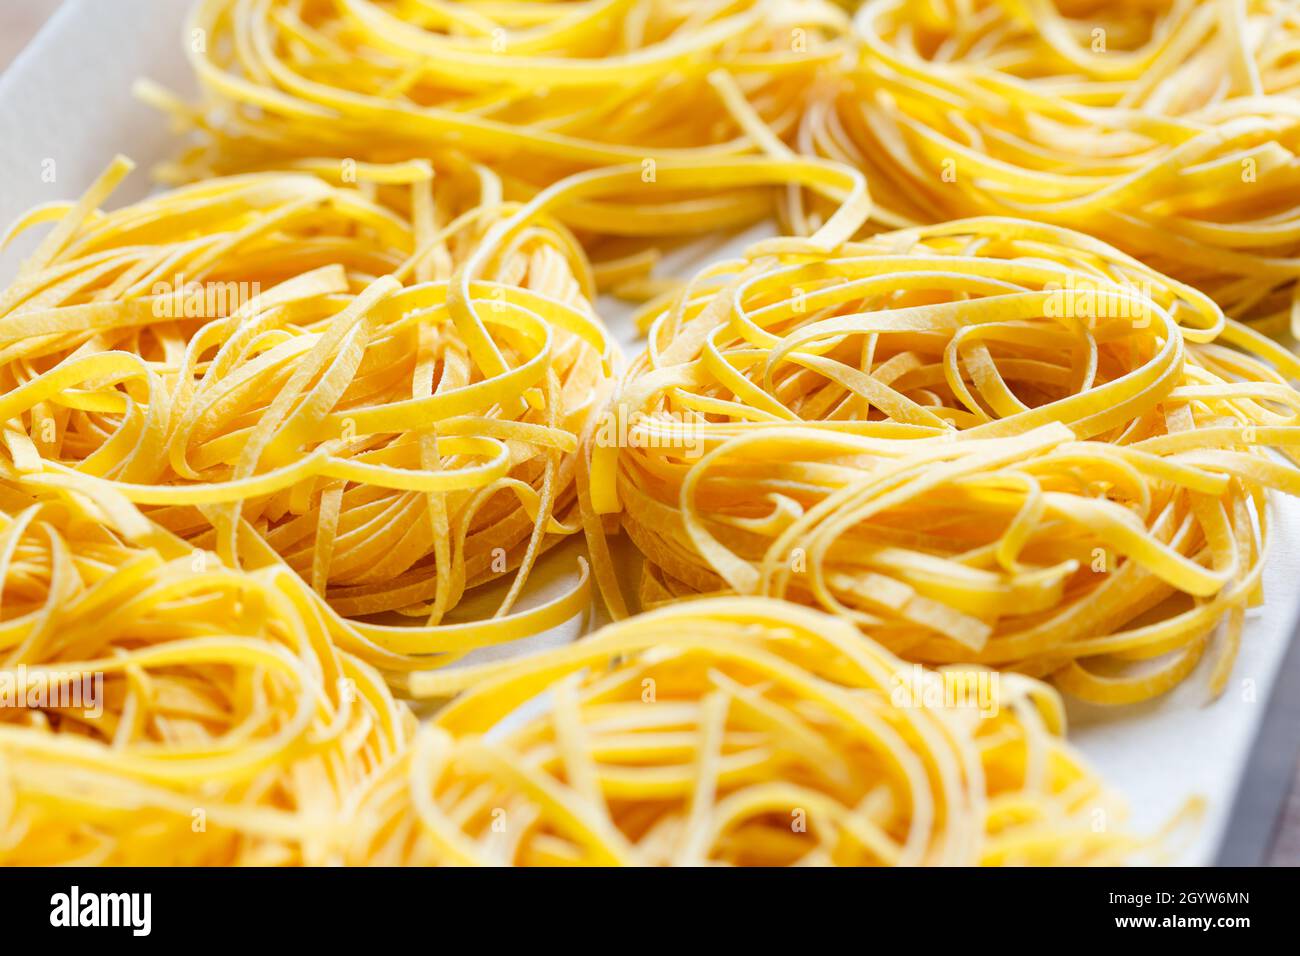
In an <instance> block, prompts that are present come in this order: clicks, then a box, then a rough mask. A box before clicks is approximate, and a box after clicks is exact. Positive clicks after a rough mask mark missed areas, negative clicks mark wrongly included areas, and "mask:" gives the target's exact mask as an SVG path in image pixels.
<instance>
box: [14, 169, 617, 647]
mask: <svg viewBox="0 0 1300 956" xmlns="http://www.w3.org/2000/svg"><path fill="white" fill-rule="evenodd" d="M127 169H129V164H128V163H127V162H126V161H124V160H119V161H117V162H115V163H114V164H113V165H112V167H111V168H110V169H109V170H108V171H107V172H106V173H105V174H104V176H103V177H102V178H101V179H100V180H99V181H98V182H97V183H96V184H95V185H94V186H93V187H92V188H91V189H90V190H89V191H88V192H87V193H86V195H85V196H84V197H83V198H82V199H81V200H79V201H78V202H76V203H64V204H56V205H54V206H52V207H48V208H43V209H39V210H36V211H35V212H33V213H32V214H31V215H29V216H27V217H25V218H24V219H23V220H22V221H20V222H19V223H18V224H17V225H16V227H15V230H14V231H15V232H18V231H21V229H23V228H26V227H28V226H30V225H33V224H35V223H37V222H41V221H46V220H50V219H55V220H57V224H56V225H55V226H54V228H53V230H52V231H50V232H49V233H48V234H47V236H46V237H45V238H44V240H43V241H42V243H41V244H40V245H39V246H38V248H37V249H36V251H35V252H34V253H33V254H32V256H31V257H30V258H29V259H27V260H26V262H25V263H24V265H23V267H22V270H21V271H20V273H19V275H18V277H17V278H16V279H15V281H14V283H13V284H12V285H10V287H9V288H8V289H7V290H6V291H5V293H4V294H3V298H0V391H2V392H3V394H0V420H3V421H5V422H6V423H7V424H6V427H5V430H4V435H3V446H4V451H3V453H0V477H4V478H6V479H9V480H13V481H15V482H19V483H22V484H25V485H26V486H35V484H37V483H39V482H40V481H42V480H46V479H52V478H57V479H60V480H63V481H64V482H66V483H70V484H71V485H72V486H74V487H79V488H83V489H91V488H107V489H111V490H114V491H116V492H117V493H119V494H121V495H122V496H124V497H125V498H127V499H128V500H130V501H133V502H135V503H137V504H140V505H142V506H145V507H146V508H147V510H148V514H149V516H150V518H151V519H152V520H154V521H156V522H158V523H159V524H161V525H162V526H164V527H165V528H167V529H169V530H170V531H172V532H174V533H176V534H178V535H180V536H182V537H183V538H185V539H186V540H188V541H190V542H191V543H193V544H194V545H195V546H196V547H199V548H202V549H209V550H212V551H214V552H216V553H217V554H219V555H220V556H221V559H222V560H223V562H224V563H225V564H226V565H227V566H229V567H231V568H238V567H247V566H250V565H251V566H258V565H260V564H264V563H265V562H266V560H268V555H269V556H270V557H274V556H275V555H278V556H279V558H280V559H281V560H282V561H283V562H284V564H286V565H287V566H288V567H290V568H292V569H293V570H294V571H295V572H297V573H298V574H299V575H301V576H302V577H303V578H304V579H305V580H307V581H308V582H309V583H310V584H311V585H312V587H313V588H314V590H315V591H316V592H317V593H318V594H319V595H320V596H321V597H322V598H324V599H325V600H326V601H327V602H328V605H329V607H330V608H331V609H332V612H331V613H335V614H337V615H341V616H342V617H346V618H356V619H366V620H367V621H368V622H370V623H359V624H358V625H357V627H356V630H357V633H359V634H360V635H361V639H362V640H363V642H364V643H363V645H362V646H358V647H354V648H353V650H355V651H356V652H357V653H359V654H361V655H362V656H364V657H365V658H366V659H367V660H369V661H370V662H371V663H373V664H375V665H377V666H381V667H383V668H385V669H386V670H392V671H402V670H406V669H409V668H412V667H427V666H439V665H441V664H445V663H447V662H449V661H450V660H454V659H455V658H456V657H458V656H460V655H461V654H462V653H464V652H465V651H467V650H471V649H473V648H474V647H475V646H478V645H479V644H481V643H495V642H500V641H504V640H509V639H512V638H516V637H520V636H523V635H525V634H529V633H532V632H534V631H536V630H537V629H539V628H540V627H543V626H546V625H547V622H550V623H554V617H555V615H556V614H558V613H560V612H561V611H564V610H567V611H568V612H569V613H570V614H572V613H573V612H574V611H576V610H577V609H578V608H580V607H581V606H582V601H583V596H584V593H585V579H583V581H582V582H580V583H579V585H578V587H577V588H576V589H575V590H574V591H573V592H572V593H571V594H570V595H569V596H568V597H567V598H565V599H563V600H561V602H560V603H559V604H558V605H554V604H551V605H543V606H542V607H540V608H536V609H531V610H528V611H524V612H518V613H515V614H513V615H512V614H511V613H510V612H511V611H512V609H513V608H514V607H515V602H516V601H517V600H518V598H519V596H520V594H521V592H522V590H523V588H524V585H525V583H526V581H527V580H528V578H529V574H530V571H531V570H532V568H533V566H534V564H535V562H536V560H537V559H538V557H539V556H540V555H541V554H542V553H544V552H545V551H546V550H547V549H548V548H550V547H552V546H553V545H555V544H556V543H558V542H559V541H562V540H564V539H565V538H566V537H568V536H570V535H573V534H575V533H577V532H578V531H579V530H580V528H581V525H580V522H579V521H578V520H577V507H576V490H575V479H574V470H575V467H576V463H577V458H578V456H577V453H576V449H577V441H578V435H579V434H580V433H581V432H582V431H583V429H584V427H585V425H586V422H587V420H588V419H589V418H592V417H594V415H595V412H596V411H597V410H599V408H601V407H602V405H603V403H604V401H605V397H606V392H607V391H608V388H609V386H610V381H611V380H610V374H611V372H612V371H613V368H614V364H613V363H614V362H615V359H616V355H615V353H614V352H613V350H612V346H611V345H610V343H609V341H608V338H607V336H606V334H605V331H604V329H603V328H602V326H601V325H600V323H599V321H598V320H597V319H596V318H595V315H594V313H593V312H592V310H591V306H590V305H589V303H588V298H587V297H588V296H589V295H591V294H592V285H591V279H590V275H589V272H588V270H587V267H586V260H585V258H584V257H583V255H582V253H581V250H580V249H578V248H577V246H576V245H575V244H574V242H573V240H572V237H571V236H569V235H568V234H567V233H566V232H564V231H562V230H557V229H552V228H549V227H547V226H546V225H545V224H543V223H540V222H531V221H519V220H517V219H516V220H512V221H513V222H515V224H516V226H517V228H515V229H514V231H513V233H512V234H511V237H510V239H509V241H507V242H503V243H494V245H493V249H492V250H491V252H487V251H482V250H479V249H478V246H479V243H480V242H481V240H482V239H483V237H484V235H485V234H486V233H490V232H491V231H492V230H491V227H492V226H493V225H494V224H496V223H497V222H498V220H499V219H500V218H503V217H508V214H509V213H510V212H512V210H513V209H514V207H513V206H512V205H510V204H506V205H502V204H499V203H497V204H488V205H480V206H476V207H474V208H472V209H470V210H468V211H467V212H465V213H463V214H461V215H459V216H457V217H456V218H454V219H452V220H451V221H445V220H444V219H443V218H442V216H441V214H440V211H439V209H440V207H439V203H438V202H437V201H436V200H435V198H434V196H433V192H434V190H433V188H432V182H433V179H432V170H431V169H430V167H429V166H428V164H427V163H411V164H404V165H399V166H383V167H363V168H360V169H358V170H354V172H356V173H357V175H358V176H359V177H361V178H362V180H363V181H362V183H361V185H363V186H368V187H370V188H369V189H358V188H352V187H351V186H344V185H342V184H338V183H331V182H327V181H326V180H325V179H323V178H321V176H319V175H314V174H312V173H309V172H282V173H252V174H246V175H239V176H232V177H226V178H218V179H213V180H209V181H206V182H203V183H199V184H195V185H193V186H187V187H183V188H180V189H177V190H173V191H171V192H166V193H162V194H160V195H157V196H154V197H151V198H148V199H145V200H143V201H141V202H139V203H135V204H131V205H128V206H125V207H123V208H121V209H118V210H116V211H113V212H108V213H104V212H100V211H98V206H99V205H100V204H101V202H102V201H103V199H104V197H105V196H106V195H107V194H108V192H109V191H110V190H111V189H112V187H113V186H114V185H115V183H116V181H117V180H119V179H120V178H121V177H122V176H123V175H124V174H125V172H126V171H127ZM335 174H336V176H337V175H338V170H337V169H336V170H335ZM484 175H485V177H486V176H488V175H490V174H488V173H487V172H486V171H484ZM489 192H491V190H490V189H489ZM368 193H372V194H373V198H372V197H371V196H370V195H368ZM394 194H396V195H394ZM403 195H404V196H405V201H404V203H403V202H399V201H398V200H399V199H401V197H402V196H403ZM476 250H477V251H479V252H480V253H481V254H478V255H475V252H476ZM471 260H472V262H473V271H474V274H473V276H470V275H468V274H466V273H465V272H464V269H463V268H462V267H463V266H465V265H466V264H467V263H469V262H470V261H471ZM493 581H503V582H505V581H508V582H509V587H508V589H506V590H505V593H504V594H503V595H501V596H500V599H499V601H498V607H497V611H496V619H495V620H492V621H490V622H488V624H487V625H486V626H484V627H481V628H474V627H473V625H474V623H475V621H474V620H470V621H460V622H453V618H452V617H449V615H450V614H452V613H453V612H454V611H455V610H456V608H457V606H458V605H459V604H460V603H461V602H462V598H463V597H464V596H465V594H466V593H467V592H469V591H471V590H472V589H474V588H476V587H479V586H480V585H484V584H487V583H489V582H493ZM387 612H393V613H398V614H402V615H405V616H406V617H407V618H410V619H412V620H411V622H410V623H411V626H406V627H404V626H401V625H400V624H397V623H394V622H391V621H385V620H384V619H382V618H379V619H376V618H375V615H382V614H384V613H387ZM444 624H446V625H447V626H443V625H444Z"/></svg>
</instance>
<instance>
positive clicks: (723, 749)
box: [0, 0, 1300, 865]
mask: <svg viewBox="0 0 1300 956" xmlns="http://www.w3.org/2000/svg"><path fill="white" fill-rule="evenodd" d="M186 43H187V53H188V56H189V59H190V63H191V65H192V68H193V69H194V71H195V74H196V76H197V79H198V82H199V85H200V88H201V99H200V100H199V101H197V102H188V101H186V100H184V99H182V98H181V97H178V96H176V95H175V94H173V93H171V92H168V91H167V90H165V89H163V88H161V87H159V86H157V85H155V84H153V83H151V82H149V81H142V82H141V83H140V84H138V86H137V91H138V93H139V95H140V96H141V97H143V98H144V99H145V100H147V101H148V102H150V103H152V104H153V105H155V106H157V107H160V108H161V109H163V110H164V111H165V112H166V113H167V114H169V115H170V117H171V118H172V120H173V121H174V124H175V126H176V130H177V132H178V133H180V134H183V135H184V136H185V137H186V145H185V147H184V148H183V151H182V152H180V153H179V155H178V156H177V157H176V158H175V159H174V161H172V162H169V163H167V164H164V165H163V166H162V167H160V168H159V169H158V170H157V174H158V176H159V178H160V179H161V180H162V181H164V182H165V183H167V184H168V185H169V186H171V187H173V188H170V189H169V190H168V191H166V192H162V193H158V194H156V195H153V196H150V197H148V198H145V199H142V200H140V201H137V202H133V203H128V204H126V205H123V206H120V207H118V208H116V209H115V210H113V211H105V209H104V207H105V205H106V203H107V201H108V200H109V197H110V195H111V194H112V193H113V192H114V190H115V189H116V188H117V187H118V185H119V184H120V183H121V181H122V180H123V179H124V178H125V177H126V175H127V174H128V172H129V171H130V169H131V164H130V162H129V161H127V160H125V159H123V158H121V157H119V158H117V159H115V160H114V161H113V162H112V163H111V164H110V165H109V166H108V168H107V169H106V170H105V172H104V173H103V174H102V175H101V176H100V177H99V178H98V179H97V180H96V181H95V182H94V183H93V184H92V185H91V187H90V188H89V189H88V190H87V191H86V192H85V194H84V195H82V196H81V197H80V198H79V199H77V200H72V201H66V202H54V203H49V204H46V205H44V206H40V207H37V208H36V209H34V210H32V211H31V212H29V213H28V214H26V215H25V216H23V217H21V218H20V219H19V220H18V222H16V223H15V224H14V225H13V226H12V227H11V228H10V230H9V232H8V233H7V234H6V235H5V237H4V239H3V244H4V245H8V244H9V243H10V242H11V241H13V240H14V239H15V238H17V237H20V236H23V234H24V233H26V232H27V231H28V230H30V229H33V228H35V227H46V228H47V230H48V231H47V232H46V233H45V235H44V236H43V237H42V238H41V239H40V240H39V241H38V242H36V243H35V248H34V251H33V252H32V253H31V254H30V255H29V256H28V257H27V258H26V259H25V261H24V262H23V263H22V265H21V266H20V268H19V270H18V272H17V275H16V276H15V277H14V278H13V279H12V281H11V282H10V284H9V286H8V287H7V288H6V289H4V290H3V291H2V292H0V581H2V582H3V583H2V584H0V864H58V863H80V864H136V865H141V864H145V865H148V864H184V865H229V864H251V865H265V864H302V865H326V864H338V863H349V864H379V865H396V864H420V865H423V864H434V865H447V864H452V865H464V864H511V865H557V864H558V865H570V864H650V865H664V864H676V865H706V864H736V865H930V864H954V863H955V864H984V865H1021V864H1030V865H1046V864H1067V865H1069V864H1114V863H1125V862H1139V861H1147V860H1152V859H1154V860H1160V859H1163V858H1164V854H1165V852H1166V850H1167V843H1168V841H1167V837H1168V835H1169V830H1168V829H1166V830H1165V831H1162V832H1160V833H1157V834H1155V835H1153V836H1149V837H1138V836H1136V835H1134V834H1133V833H1132V832H1130V831H1129V829H1128V827H1127V825H1126V823H1125V814H1124V808H1123V805H1122V803H1121V801H1119V800H1118V799H1117V798H1116V797H1115V796H1114V795H1113V794H1111V793H1110V791H1108V790H1107V789H1106V788H1105V787H1104V786H1103V785H1102V783H1101V782H1100V781H1099V779H1098V778H1097V777H1096V775H1095V774H1093V772H1092V771H1091V770H1090V769H1089V768H1088V767H1087V766H1086V765H1085V764H1084V762H1083V761H1082V760H1081V758H1080V757H1079V756H1078V755H1077V754H1076V753H1075V752H1074V751H1073V750H1072V749H1071V747H1070V746H1069V745H1068V744H1067V742H1066V741H1065V738H1064V733H1065V720H1064V707H1063V703H1062V697H1061V696H1060V694H1061V693H1065V694H1068V695H1073V696H1076V697H1078V698H1081V699H1083V700H1086V701H1090V702H1094V703H1103V704H1131V703H1135V702H1139V701H1144V700H1148V699H1150V698H1153V697H1156V696H1158V695H1161V694H1163V693H1165V692H1167V691H1169V690H1170V689H1172V688H1173V687H1174V686H1176V685H1177V684H1179V683H1180V682H1182V681H1183V680H1184V679H1185V678H1187V677H1188V675H1189V674H1191V672H1192V671H1193V670H1194V669H1195V668H1197V666H1198V664H1200V663H1201V662H1202V661H1203V660H1204V659H1206V658H1207V657H1208V658H1209V660H1208V661H1207V666H1206V668H1205V670H1206V673H1207V680H1208V685H1209V689H1210V692H1211V694H1213V695H1218V694H1221V693H1222V692H1223V691H1224V689H1225V688H1226V687H1227V686H1228V682H1229V680H1230V678H1231V676H1232V673H1233V664H1234V660H1235V658H1236V654H1237V650H1238V646H1239V644H1240V642H1241V638H1242V632H1243V627H1244V621H1245V615H1246V611H1247V609H1248V608H1250V607H1252V606H1256V605H1258V604H1260V603H1261V602H1262V601H1263V594H1262V575H1263V566H1264V561H1265V557H1266V554H1267V550H1268V546H1269V531H1270V522H1269V512H1268V507H1267V505H1268V495H1269V494H1270V493H1271V492H1272V491H1280V492H1283V493H1288V494H1300V457H1298V455H1300V420H1298V419H1297V416H1300V392H1297V390H1296V388H1295V387H1294V383H1295V382H1297V381H1300V360H1297V359H1296V358H1295V357H1294V356H1293V355H1292V354H1291V353H1289V352H1287V351H1286V350H1285V349H1284V348H1283V347H1282V346H1280V345H1278V344H1276V343H1275V342H1273V341H1272V340H1271V339H1269V338H1267V337H1266V335H1265V334H1264V333H1267V334H1275V333H1279V332H1281V331H1282V330H1283V329H1285V328H1286V326H1287V323H1288V317H1291V319H1292V324H1293V325H1296V326H1297V329H1298V330H1300V319H1296V318H1295V317H1296V316H1300V292H1297V289H1298V288H1300V284H1298V283H1296V281H1295V280H1296V278H1297V276H1300V216H1298V214H1297V207H1296V204H1295V202H1294V200H1290V199H1288V198H1287V197H1288V195H1289V194H1290V193H1293V192H1294V191H1295V188H1296V187H1297V186H1298V185H1300V172H1298V171H1300V161H1297V158H1296V154H1295V151H1296V148H1297V146H1298V145H1300V125H1298V121H1300V112H1297V108H1296V106H1295V101H1296V97H1295V94H1296V93H1297V91H1298V88H1300V13H1298V12H1297V10H1296V8H1295V6H1294V5H1293V4H1289V3H1286V2H1284V0H1213V2H1207V3H1194V2H1191V0H1149V2H1144V3H1106V2H1103V0H925V2H916V3H913V2H903V0H868V2H867V3H865V4H863V5H862V7H861V8H860V10H859V11H858V12H857V14H856V15H850V14H849V13H847V12H846V11H845V10H844V9H843V5H840V4H837V3H835V2H831V0H802V2H783V0H702V2H696V3H685V2H680V0H563V2H548V3H533V2H522V0H491V2H484V3H459V2H452V0H199V2H198V3H197V4H196V6H195V8H194V10H193V12H192V14H191V17H190V20H189V23H188V24H187V30H186ZM868 184H870V185H871V186H872V188H873V189H874V190H875V191H876V192H877V193H878V194H879V195H880V196H881V197H883V201H881V202H877V203H873V201H872V198H871V195H870V193H869V190H868ZM770 215H775V216H776V219H777V222H778V224H779V226H780V228H781V231H782V232H783V233H786V234H787V235H783V236H782V237H780V238H773V239H766V240H762V241H759V242H757V243H751V244H749V245H748V247H747V248H746V249H745V251H744V252H743V253H742V254H741V255H739V256H737V257H733V258H729V259H725V260H723V261H720V262H714V263H712V264H703V265H697V266H695V267H694V273H695V274H694V275H693V276H692V277H691V278H689V279H688V280H686V281H685V282H681V281H675V280H673V281H670V280H664V279H662V278H661V277H658V276H655V275H654V274H653V270H654V267H655V265H656V263H657V262H658V261H659V259H660V256H661V254H662V252H663V251H665V250H667V249H668V248H669V247H670V246H672V245H674V244H676V243H678V242H679V241H680V240H682V239H684V238H686V237H690V236H696V235H710V236H715V237H724V238H725V237H726V236H728V235H730V234H732V233H734V232H735V231H736V230H737V229H739V228H740V227H742V226H745V225H748V224H750V223H753V222H756V221H758V220H761V219H763V218H765V217H767V216H770ZM954 217H965V218H956V219H954ZM1022 217H1023V218H1022ZM950 220H951V221H950ZM936 222H937V223H938V224H937V225H928V223H936ZM880 229H888V230H891V231H887V232H877V233H876V234H875V235H871V236H870V238H866V239H862V238H859V237H860V236H862V235H864V234H867V233H871V232H873V231H875V230H880ZM1076 230H1077V231H1076ZM23 238H24V240H25V239H26V237H25V236H23ZM1121 249H1122V250H1123V251H1120V250H1121ZM600 292H613V293H615V294H617V295H620V296H623V297H625V298H635V299H642V300H648V301H647V302H646V304H645V305H644V306H642V307H641V309H640V311H639V312H638V314H637V316H636V319H635V321H636V322H637V323H638V324H639V325H640V328H641V330H642V331H643V332H644V333H645V334H646V337H647V342H646V348H645V351H644V353H643V354H642V355H641V356H640V357H639V358H638V359H637V360H636V361H635V362H634V363H632V365H631V366H630V367H629V368H626V369H625V368H624V363H623V361H622V358H621V356H620V355H619V354H618V351H617V349H616V348H615V346H614V345H613V344H612V339H611V337H610V335H609V333H608V332H607V330H606V329H605V327H604V326H603V324H602V323H601V321H600V319H599V318H598V317H597V315H596V312H595V310H594V308H593V305H592V303H593V302H594V301H595V300H596V296H597V294H598V293H600ZM1225 313H1226V315H1225ZM1247 320H1248V321H1250V322H1251V323H1252V324H1251V325H1246V324H1243V321H1247ZM620 530H622V531H626V533H627V537H628V538H629V539H630V542H631V544H632V545H633V546H634V550H635V551H636V552H638V553H639V554H640V555H641V556H642V557H643V558H644V561H643V570H642V574H641V581H640V586H639V594H638V595H637V598H638V600H637V601H636V602H631V603H633V604H636V605H639V606H640V608H641V609H642V613H639V614H637V615H635V616H633V615H630V614H629V601H628V595H625V594H624V593H623V582H622V580H621V573H620V567H619V563H618V562H617V561H616V560H615V551H614V549H613V548H612V546H611V542H610V538H611V537H612V536H613V535H614V534H617V533H618V532H619V531H620ZM580 535H581V537H582V539H583V540H585V542H586V544H587V547H588V551H589V554H590V559H591V560H590V564H588V562H587V561H585V560H583V559H581V558H580V559H578V565H579V568H578V574H577V576H576V580H575V581H571V582H569V583H568V584H567V585H565V586H564V587H562V588H561V589H560V590H559V592H558V596H557V595H556V594H554V593H552V594H548V595H547V596H546V598H545V599H544V600H539V599H538V597H537V596H536V595H535V594H533V593H531V592H532V590H533V589H531V588H529V587H528V585H529V582H530V581H533V582H534V583H535V582H536V581H537V578H538V577H540V576H541V575H539V574H537V573H536V572H537V571H538V564H539V562H540V561H541V560H542V558H543V556H544V555H547V554H548V552H554V551H555V550H556V549H557V548H558V547H559V546H560V545H562V544H564V543H565V542H575V543H576V542H577V541H578V538H579V536H580ZM551 558H554V559H558V560H568V559H566V558H565V556H564V555H559V554H551ZM548 560H550V559H548ZM589 577H590V578H591V579H594V580H595V581H596V582H597V583H598V585H599V589H600V591H601V593H602V595H603V596H604V598H605V602H606V606H607V609H608V610H609V612H610V614H611V616H612V617H614V618H615V619H616V620H615V621H614V623H612V624H609V625H607V626H606V627H604V628H602V629H600V630H598V631H597V632H596V633H594V634H592V635H590V636H587V637H584V638H582V639H580V640H578V641H577V642H575V643H573V644H570V645H566V646H563V647H559V648H552V649H549V650H544V651H541V652H538V653H534V654H531V655H530V656H525V657H510V658H509V659H503V660H499V661H496V662H493V663H479V664H471V663H468V662H464V661H462V660H461V659H462V658H463V657H465V656H466V655H467V654H469V653H470V652H472V651H474V650H476V649H479V648H483V647H487V646H492V645H502V644H507V643H508V642H511V641H515V640H518V639H520V638H523V637H527V636H532V635H536V634H539V633H540V632H543V631H545V630H548V629H550V628H553V627H555V626H557V625H560V624H563V623H566V622H570V621H572V620H573V619H574V618H575V617H578V616H579V615H581V614H582V613H583V612H584V611H586V610H587V609H588V607H589V605H590V601H591V589H590V585H589ZM526 592H529V593H527V594H526ZM456 663H459V664H460V665H461V666H458V667H448V666H447V665H449V664H456ZM1053 685H1054V686H1053ZM399 696H400V697H403V698H407V699H409V701H410V705H408V703H406V702H403V701H402V700H399V699H398V697H399ZM416 712H419V713H420V714H421V715H422V716H425V717H427V718H429V719H427V720H426V721H425V722H424V724H423V726H421V725H420V723H419V721H417V719H416V716H415V714H416ZM1189 806H1194V804H1192V805H1189ZM1175 822H1176V821H1175Z"/></svg>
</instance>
